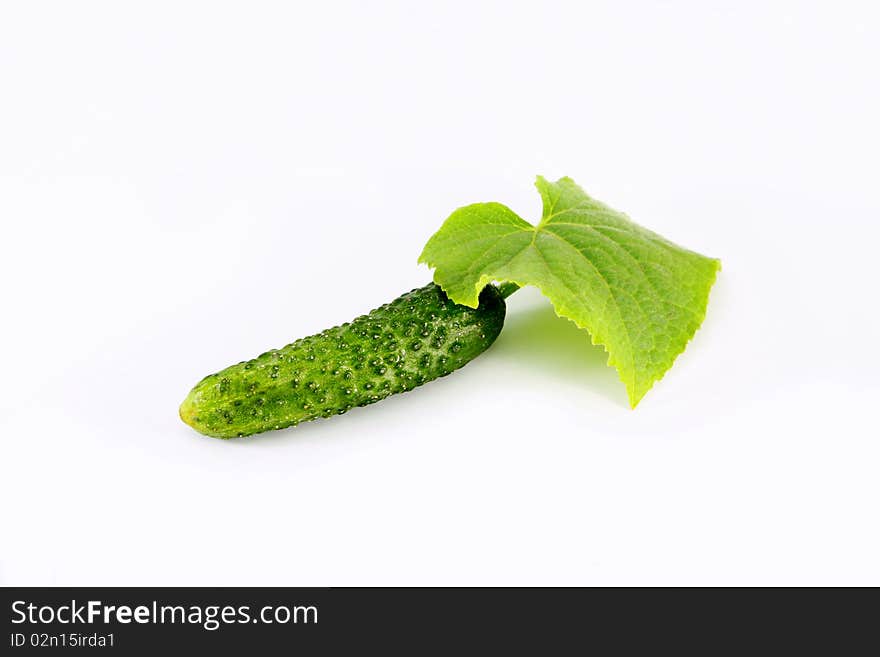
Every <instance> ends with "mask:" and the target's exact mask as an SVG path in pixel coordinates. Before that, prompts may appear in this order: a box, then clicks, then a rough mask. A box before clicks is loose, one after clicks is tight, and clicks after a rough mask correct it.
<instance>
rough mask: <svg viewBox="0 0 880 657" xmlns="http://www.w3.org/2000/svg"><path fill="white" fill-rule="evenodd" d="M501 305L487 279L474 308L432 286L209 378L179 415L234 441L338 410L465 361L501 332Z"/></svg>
mask: <svg viewBox="0 0 880 657" xmlns="http://www.w3.org/2000/svg"><path fill="white" fill-rule="evenodd" d="M505 310H506V307H505V303H504V298H503V297H502V296H501V294H500V293H499V292H498V289H497V288H496V287H495V286H493V285H487V286H486V288H485V289H484V290H483V291H482V292H481V293H480V305H479V307H478V308H477V309H473V308H468V307H466V306H460V305H458V304H455V303H453V302H452V301H451V300H450V299H449V298H448V297H447V296H446V294H445V293H444V292H443V291H442V290H441V289H440V288H439V287H438V286H437V285H435V284H434V283H431V284H429V285H426V286H425V287H421V288H417V289H415V290H412V291H411V292H407V293H406V294H404V295H401V296H400V297H398V298H397V299H395V300H394V301H392V302H391V303H389V304H386V305H384V306H381V307H379V308H377V309H375V310H373V311H372V312H370V313H369V314H367V315H362V316H361V317H358V318H357V319H354V320H353V321H351V322H350V323H348V324H343V325H341V326H336V327H334V328H331V329H327V330H326V331H323V332H321V333H318V334H316V335H312V336H309V337H307V338H302V339H300V340H297V341H296V342H293V343H292V344H289V345H287V346H286V347H283V348H281V349H274V350H272V351H268V352H266V353H264V354H262V355H261V356H259V357H257V358H255V359H253V360H249V361H245V362H241V363H238V364H237V365H233V366H231V367H227V368H226V369H224V370H222V371H220V372H217V373H216V374H211V375H210V376H207V377H205V378H204V379H202V380H201V381H200V382H199V383H198V384H196V386H195V387H194V388H193V389H192V391H191V392H190V393H189V395H187V397H186V399H185V400H184V402H183V404H181V406H180V417H181V419H183V421H184V422H186V423H187V424H189V425H190V426H191V427H193V428H194V429H195V430H196V431H199V432H200V433H203V434H205V435H208V436H214V437H216V438H235V437H241V436H248V435H251V434H255V433H259V432H261V431H268V430H270V429H284V428H286V427H290V426H294V425H297V424H299V423H301V422H308V421H309V420H314V419H316V418H319V417H329V416H331V415H337V414H342V413H345V412H346V411H348V410H349V409H351V408H354V407H355V406H366V405H367V404H372V403H374V402H377V401H379V400H380V399H384V398H385V397H388V396H389V395H393V394H395V393H398V392H406V391H408V390H412V389H413V388H415V387H416V386H420V385H422V384H423V383H427V382H428V381H433V380H434V379H436V378H439V377H441V376H445V375H447V374H449V373H450V372H452V371H454V370H457V369H458V368H460V367H462V366H464V365H466V364H467V363H468V362H470V361H471V360H473V359H474V358H475V357H476V356H478V355H480V354H481V353H483V352H484V351H485V350H486V349H487V348H488V347H489V346H490V345H491V344H492V343H493V342H494V341H495V338H497V337H498V334H499V333H500V332H501V327H502V326H503V325H504V315H505Z"/></svg>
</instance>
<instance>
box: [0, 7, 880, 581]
mask: <svg viewBox="0 0 880 657" xmlns="http://www.w3.org/2000/svg"><path fill="white" fill-rule="evenodd" d="M875 7H876V4H875V3H871V2H864V3H847V2H834V3H807V2H729V3H724V2H641V3H635V2H633V3H623V2H613V3H612V2H609V3H584V2H570V3H550V2H545V3H535V2H531V3H522V4H514V3H510V2H503V3H497V4H496V3H485V2H473V1H470V2H444V3H442V5H441V3H435V5H434V6H433V7H431V6H429V5H428V4H427V3H400V4H392V3H350V4H348V3H317V2H308V3H306V2H302V3H278V4H262V3H254V2H241V3H237V4H234V5H225V4H221V3H216V2H211V3H204V4H193V3H179V2H172V3H167V4H166V3H158V2H150V3H146V2H145V3H130V2H129V3H115V2H107V3H91V2H76V3H70V2H58V3H46V2H6V3H3V5H2V8H0V221H2V233H0V286H2V299H3V308H4V312H3V313H2V314H3V319H2V324H0V327H2V328H0V331H2V340H0V353H2V370H0V436H2V441H3V450H2V456H0V583H2V584H27V585H37V584H49V585H55V584H58V585H61V584H72V585H77V584H92V585H114V584H156V585H159V584H180V585H195V584H210V585H243V584H254V585H340V584H359V585H360V584H380V585H386V584H387V585H390V584H404V585H407V584H437V585H445V584H474V585H485V584H528V585H531V584H561V585H567V584H584V585H598V584H624V585H629V584H651V585H653V584H681V585H684V584H696V585H704V584H734V585H741V584H742V585H745V584H772V585H776V584H873V585H880V559H878V554H880V529H878V515H880V513H878V500H880V476H878V466H880V444H878V430H877V412H876V407H877V402H878V393H880V386H878V368H880V340H878V335H880V330H878V329H880V314H878V293H877V289H878V288H877V283H878V278H880V277H878V275H877V265H876V259H877V253H878V246H877V245H878V240H880V229H878V225H880V221H878V220H880V195H878V193H877V183H878V173H880V166H878V165H880V156H878V153H880V130H878V117H880V91H878V90H880V81H878V73H877V63H878V61H880V45H878V43H880V42H878V39H877V34H878V28H880V26H878V18H880V16H878V10H877V9H876V8H875ZM538 173H541V174H543V175H545V176H547V177H552V178H556V177H559V176H562V175H569V176H572V177H573V178H575V180H576V181H578V182H579V183H580V184H581V185H582V186H583V187H584V188H585V189H586V190H587V191H588V192H589V193H591V194H592V195H594V196H595V197H597V198H599V199H601V200H603V201H605V202H606V203H609V204H610V205H612V206H614V207H616V208H618V209H621V210H623V211H625V212H627V213H629V214H630V215H631V216H632V217H633V218H634V219H635V220H636V221H637V222H639V223H642V224H643V225H645V226H647V227H649V228H652V229H654V230H656V231H658V232H660V233H661V234H663V235H665V236H667V237H669V238H670V239H672V240H674V241H676V242H679V243H681V244H682V245H684V246H687V247H689V248H692V249H694V250H697V251H700V252H702V253H705V254H707V255H711V256H716V257H720V258H721V259H722V261H723V266H724V269H723V271H722V273H721V275H720V277H719V280H718V283H717V285H716V287H715V289H714V290H713V292H712V296H711V301H710V304H709V312H708V317H707V319H706V322H705V324H704V326H703V328H702V329H701V330H700V331H699V332H698V334H697V336H696V338H695V339H694V341H693V342H692V343H691V345H690V346H689V348H688V350H687V351H686V353H685V354H684V355H683V356H682V357H681V358H679V360H678V362H677V363H676V365H675V367H674V368H673V369H672V370H671V371H670V372H669V374H668V375H667V376H666V377H665V379H664V380H663V381H661V382H660V383H659V384H657V385H656V386H655V388H654V390H653V391H652V392H650V393H649V394H648V396H647V397H646V398H645V399H644V400H643V402H642V404H641V405H640V406H639V408H638V409H637V410H636V411H630V410H628V408H627V404H626V396H625V392H624V388H623V385H622V384H621V383H620V382H619V381H618V380H617V377H616V374H615V373H614V371H613V370H611V369H608V368H606V367H605V366H604V356H603V354H602V352H601V350H598V349H596V348H593V347H591V346H589V344H588V341H587V338H586V336H585V335H583V334H581V333H580V332H579V331H577V329H575V328H574V327H573V325H571V324H569V323H567V322H565V321H564V320H559V319H556V318H555V316H554V315H553V313H552V310H550V309H549V305H548V304H547V302H546V300H544V299H542V298H541V297H540V296H539V295H538V294H533V293H532V292H531V291H528V290H524V291H522V292H520V293H518V294H516V295H515V296H513V297H511V299H510V300H509V309H508V318H509V319H508V322H507V326H506V327H505V329H504V332H503V333H502V335H501V337H500V338H499V340H498V342H497V343H496V345H495V346H494V347H493V348H492V349H491V350H490V351H489V352H488V353H487V354H485V355H484V356H482V357H480V358H479V359H478V360H476V361H475V362H474V363H472V364H471V365H469V366H467V367H466V368H465V369H464V370H462V371H461V372H458V373H456V374H454V375H453V376H450V377H447V378H445V379H443V380H440V381H437V382H434V383H431V384H429V385H427V386H425V387H423V388H420V389H418V390H416V391H414V392H412V393H409V394H406V395H403V396H400V397H396V398H392V399H389V400H387V401H384V402H382V403H380V404H377V405H375V406H371V407H369V408H365V409H358V410H355V411H353V412H351V413H349V414H347V415H345V416H344V417H338V418H334V419H332V420H327V421H318V422H314V423H311V424H309V425H304V426H301V427H299V428H297V429H294V430H290V431H283V432H275V433H272V434H269V435H264V436H258V437H253V438H248V439H244V440H237V441H219V440H215V439H211V438H205V437H202V436H200V435H198V434H196V433H195V432H193V431H192V430H191V429H189V428H188V427H187V426H185V425H184V424H182V423H181V422H180V420H179V419H178V417H177V406H178V404H179V402H180V401H181V400H182V399H183V397H184V395H185V394H186V392H187V391H188V390H189V388H190V387H191V386H192V385H193V384H194V383H195V382H196V381H197V380H198V379H200V378H201V377H202V376H203V375H205V374H207V373H210V372H213V371H216V370H217V369H220V368H222V367H224V366H226V365H228V364H231V363H233V362H237V361H239V360H241V359H243V358H247V357H251V356H254V355H256V354H258V353H261V352H262V351H265V350H266V349H268V348H271V347H278V346H281V345H284V344H286V343H287V342H289V341H291V340H293V339H294V338H297V337H301V336H304V335H308V334H311V333H314V332H317V331H318V330H321V329H323V328H325V327H327V326H331V325H334V324H338V323H340V322H343V321H347V320H349V319H351V318H352V317H354V316H355V315H358V314H361V313H363V312H365V311H367V310H369V309H371V308H373V307H375V306H377V305H379V304H381V303H384V302H387V301H389V300H391V299H393V298H394V297H396V296H397V295H398V294H400V293H401V292H404V291H406V290H409V289H410V288H413V287H416V286H419V285H422V284H423V283H425V282H426V281H427V280H429V278H430V272H429V271H428V270H427V269H425V268H424V267H420V266H418V265H417V264H416V258H417V256H418V254H419V252H420V251H421V248H422V245H423V244H424V242H425V241H426V240H427V238H428V237H429V236H430V235H431V233H433V232H434V230H436V229H437V228H438V227H439V225H440V223H441V222H442V221H443V219H445V218H446V216H447V215H448V214H449V213H450V212H451V211H452V210H453V209H455V208H456V207H458V206H461V205H464V204H466V203H471V202H476V201H488V200H497V201H501V202H504V203H506V204H508V205H510V206H511V207H512V208H513V209H514V210H516V211H517V212H519V213H520V214H522V215H523V216H525V217H527V218H530V219H532V220H536V219H537V218H538V216H539V210H540V203H539V197H538V194H537V193H536V192H535V190H534V189H533V187H532V182H533V180H534V176H535V174H538Z"/></svg>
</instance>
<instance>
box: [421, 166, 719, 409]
mask: <svg viewBox="0 0 880 657" xmlns="http://www.w3.org/2000/svg"><path fill="white" fill-rule="evenodd" d="M535 184H536V186H537V188H538V191H539V192H540V193H541V198H542V199H543V204H544V212H543V217H542V218H541V221H540V223H539V224H538V225H537V226H533V225H532V224H530V223H528V222H527V221H525V220H523V219H522V218H521V217H519V216H518V215H517V214H516V213H515V212H513V211H512V210H511V209H510V208H508V207H506V206H504V205H501V204H500V203H477V204H474V205H468V206H465V207H463V208H459V209H458V210H456V211H455V212H453V213H452V214H451V215H450V216H449V218H448V219H447V220H446V221H445V222H444V224H443V226H442V227H441V228H440V230H438V231H437V232H436V233H435V234H434V235H433V236H432V237H431V239H430V240H428V243H427V244H426V245H425V249H424V251H422V255H421V256H419V262H422V263H425V264H427V265H428V266H430V267H434V268H435V271H434V282H435V283H437V284H438V285H439V286H440V287H442V288H443V290H444V291H445V292H446V293H447V294H448V295H449V297H450V298H451V299H452V300H453V301H455V302H456V303H460V304H464V305H466V306H470V307H472V308H476V307H477V304H478V297H479V293H480V290H482V289H483V286H484V285H486V284H487V283H489V282H491V281H509V282H512V283H516V284H517V285H521V286H524V285H534V286H535V287H537V288H539V289H540V290H541V292H542V293H543V294H544V296H546V297H547V298H548V299H550V302H551V303H552V304H553V307H554V309H555V310H556V314H557V315H559V316H560V317H565V318H568V319H570V320H571V321H573V322H574V323H575V324H577V326H578V327H579V328H582V329H585V330H587V331H589V333H590V335H591V338H592V342H593V344H601V345H603V346H604V347H605V350H606V351H607V352H608V364H609V365H611V366H613V367H615V368H616V369H617V372H618V374H619V375H620V378H621V380H622V381H623V383H624V384H625V385H626V390H627V394H628V395H629V401H630V404H631V405H632V407H633V408H635V406H636V404H638V403H639V401H640V400H641V399H642V397H644V396H645V393H647V392H648V390H650V389H651V386H653V385H654V383H655V382H656V381H659V380H660V379H661V378H662V377H663V375H664V374H665V373H666V371H667V370H668V369H669V368H670V367H672V363H673V362H674V361H675V358H676V357H677V356H678V355H679V354H680V353H681V352H682V351H684V348H685V346H686V345H687V343H688V341H689V340H690V339H691V337H693V335H694V333H695V332H696V330H697V328H699V326H700V324H701V323H702V321H703V318H704V317H705V314H706V303H707V302H708V299H709V290H710V288H711V287H712V284H713V283H714V282H715V276H716V274H717V272H718V270H719V269H720V268H721V263H720V261H718V260H715V259H713V258H707V257H705V256H702V255H700V254H699V253H694V252H693V251H688V250H687V249H683V248H682V247H680V246H677V245H675V244H673V243H672V242H670V241H668V240H666V239H664V238H663V237H661V236H660V235H657V234H656V233H652V232H651V231H649V230H646V229H645V228H642V227H641V226H638V225H637V224H635V223H633V222H632V221H631V220H630V219H629V218H628V217H627V216H626V215H625V214H623V213H621V212H618V211H616V210H612V209H611V208H609V207H608V206H607V205H604V204H603V203H600V202H599V201H596V200H595V199H593V198H590V197H589V196H588V195H587V194H586V193H585V192H584V191H583V190H582V189H581V188H580V187H578V186H577V185H576V184H575V182H574V181H573V180H571V179H570V178H561V179H559V180H558V181H556V182H555V183H552V182H549V181H547V180H545V179H544V178H542V177H540V176H538V180H537V182H536V183H535Z"/></svg>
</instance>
